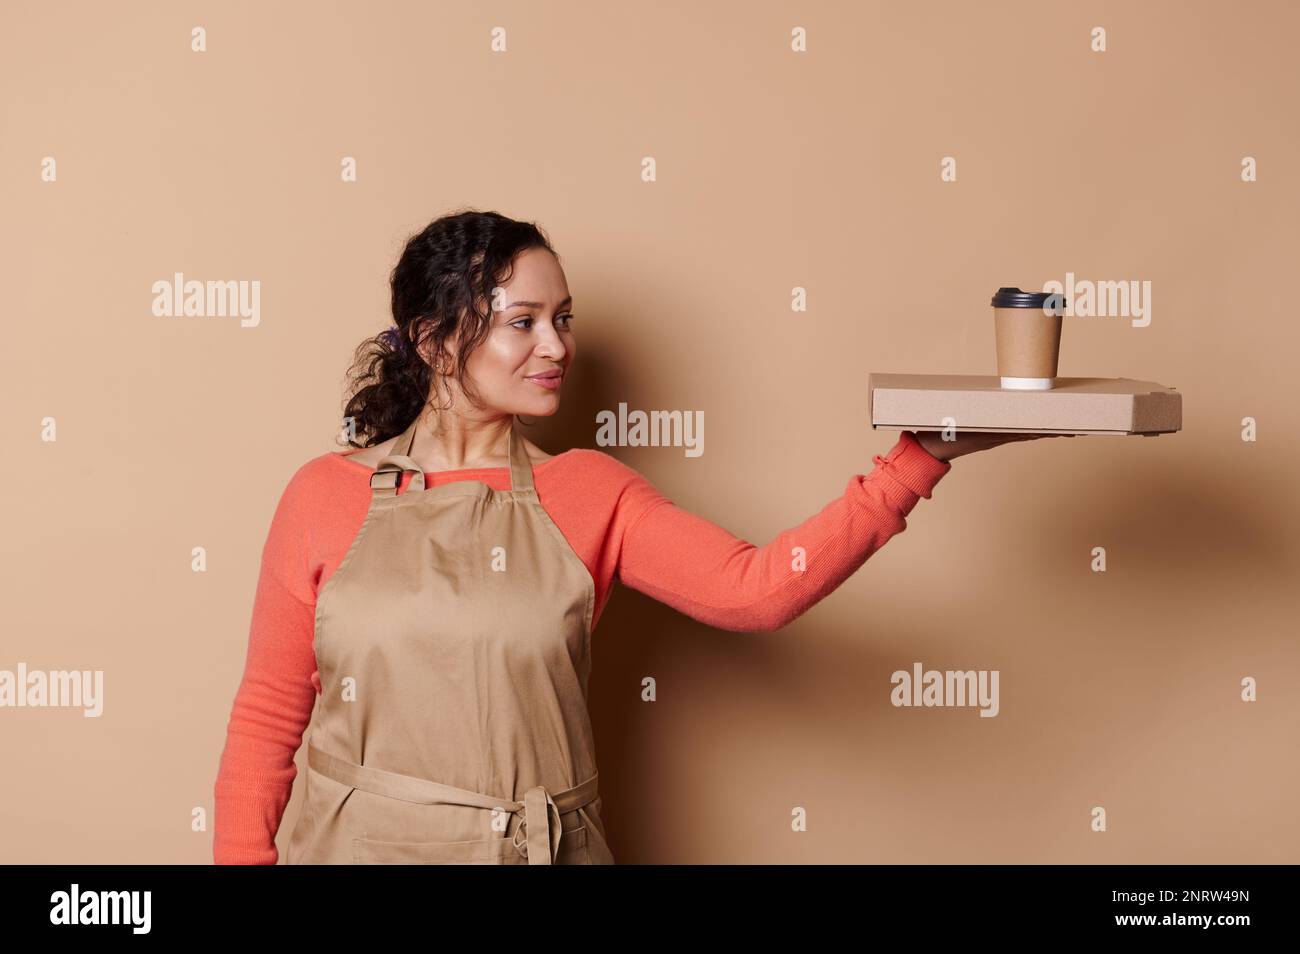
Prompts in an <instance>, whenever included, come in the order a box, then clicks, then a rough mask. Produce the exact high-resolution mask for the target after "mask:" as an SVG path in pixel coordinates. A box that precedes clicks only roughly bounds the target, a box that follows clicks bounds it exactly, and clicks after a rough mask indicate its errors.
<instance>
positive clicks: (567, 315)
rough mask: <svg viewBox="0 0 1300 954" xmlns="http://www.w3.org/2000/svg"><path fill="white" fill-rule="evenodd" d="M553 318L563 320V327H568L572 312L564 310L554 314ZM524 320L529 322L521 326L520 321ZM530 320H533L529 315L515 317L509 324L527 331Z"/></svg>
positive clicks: (530, 325) (530, 326) (530, 323)
mask: <svg viewBox="0 0 1300 954" xmlns="http://www.w3.org/2000/svg"><path fill="white" fill-rule="evenodd" d="M555 320H556V321H563V322H564V327H565V328H568V327H569V322H570V321H572V320H573V312H568V311H566V312H565V313H564V314H562V315H556V316H555ZM525 321H526V322H528V323H529V324H528V325H526V326H521V323H522V322H525ZM532 321H533V319H532V318H531V317H529V318H516V319H515V320H514V321H512V322H510V324H511V326H512V327H515V328H518V329H519V330H520V331H528V330H529V329H530V328H532Z"/></svg>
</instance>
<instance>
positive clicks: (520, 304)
mask: <svg viewBox="0 0 1300 954" xmlns="http://www.w3.org/2000/svg"><path fill="white" fill-rule="evenodd" d="M571 304H573V296H572V295H570V296H569V297H568V298H566V299H564V301H562V302H560V304H559V305H556V306H555V307H556V308H559V307H560V306H561V305H571ZM542 307H545V303H544V302H540V301H512V302H511V303H510V304H508V305H506V310H507V311H508V310H509V309H511V308H542Z"/></svg>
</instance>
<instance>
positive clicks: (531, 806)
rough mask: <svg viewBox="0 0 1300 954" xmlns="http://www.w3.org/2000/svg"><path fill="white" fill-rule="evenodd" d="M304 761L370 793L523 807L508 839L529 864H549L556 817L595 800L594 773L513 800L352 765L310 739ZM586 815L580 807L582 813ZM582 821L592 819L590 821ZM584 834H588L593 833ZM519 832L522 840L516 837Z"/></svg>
mask: <svg viewBox="0 0 1300 954" xmlns="http://www.w3.org/2000/svg"><path fill="white" fill-rule="evenodd" d="M307 764H308V765H309V766H311V767H312V768H313V769H315V770H316V771H317V772H320V773H321V774H322V775H324V776H326V777H328V778H332V779H333V780H334V781H336V782H339V783H340V784H342V785H347V786H349V787H351V788H357V789H360V790H361V791H363V792H370V793H371V794H372V795H384V796H386V797H388V798H397V799H400V800H402V801H404V802H414V803H416V804H418V805H467V806H470V807H472V808H487V809H493V808H498V809H501V810H502V811H508V812H510V813H511V814H519V813H521V812H522V813H523V819H522V821H521V823H520V825H519V827H518V828H517V829H516V830H515V837H514V842H513V844H514V848H515V850H516V851H518V852H519V854H520V855H522V856H523V857H525V858H527V859H528V863H529V864H530V865H549V864H552V863H553V862H554V861H555V859H556V857H557V856H558V855H559V853H560V839H561V837H562V836H563V834H564V831H563V829H562V827H561V823H560V816H561V815H563V814H567V813H569V812H572V811H576V810H578V809H580V808H583V807H584V806H586V805H588V804H590V803H591V802H594V801H595V800H596V794H597V787H596V780H597V777H598V774H597V775H593V776H592V777H591V778H589V779H587V780H586V781H585V782H583V783H581V784H580V785H575V786H574V787H573V788H568V789H565V790H564V791H562V792H554V793H552V792H549V791H547V790H546V788H545V787H544V786H541V785H535V786H533V787H532V788H530V789H529V790H528V791H526V792H525V793H524V799H523V801H521V802H517V801H513V800H512V799H508V798H496V797H494V796H492V795H485V794H483V793H482V792H474V791H470V790H469V789H466V788H456V787H455V786H452V785H443V784H442V783H441V782H431V781H429V780H428V779H423V778H416V777H415V776H413V775H399V774H398V773H396V772H386V771H384V770H383V769H377V768H373V767H372V766H369V765H357V764H356V763H355V762H349V761H348V760H347V759H341V758H339V757H338V756H335V755H330V754H329V753H327V752H323V751H322V750H320V749H318V748H316V746H314V745H310V744H309V745H308V746H307ZM585 814H586V813H585V812H584V813H583V815H584V816H585ZM586 823H587V824H588V825H590V824H591V823H590V821H589V820H587V821H586ZM587 834H588V837H591V835H592V834H593V833H592V832H588V833H587ZM521 835H522V836H523V839H524V840H523V841H521V840H520V836H521Z"/></svg>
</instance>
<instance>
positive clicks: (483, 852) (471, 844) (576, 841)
mask: <svg viewBox="0 0 1300 954" xmlns="http://www.w3.org/2000/svg"><path fill="white" fill-rule="evenodd" d="M352 861H353V864H358V865H500V864H510V863H520V864H527V862H528V859H527V858H524V857H523V856H521V855H520V854H519V853H518V852H517V851H516V850H515V846H514V844H513V843H512V842H511V840H510V839H509V838H480V839H476V840H474V841H377V840H375V839H372V838H353V839H352ZM555 863H556V864H561V865H589V864H591V852H590V849H589V848H588V847H587V829H586V828H585V827H580V828H574V829H571V830H569V831H566V832H565V833H564V835H563V837H562V839H561V841H560V852H559V854H558V855H557V856H556V859H555Z"/></svg>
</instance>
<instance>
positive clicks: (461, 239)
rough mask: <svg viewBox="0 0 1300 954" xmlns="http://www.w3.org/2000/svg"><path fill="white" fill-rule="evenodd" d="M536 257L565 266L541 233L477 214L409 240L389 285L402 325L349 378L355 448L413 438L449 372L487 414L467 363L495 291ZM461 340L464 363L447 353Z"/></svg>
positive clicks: (368, 351)
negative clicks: (543, 254)
mask: <svg viewBox="0 0 1300 954" xmlns="http://www.w3.org/2000/svg"><path fill="white" fill-rule="evenodd" d="M533 248H544V249H546V250H547V251H548V252H550V253H551V254H552V255H555V256H556V258H557V259H558V258H559V255H558V254H556V252H555V249H553V248H552V247H551V243H550V240H549V239H548V238H547V237H546V235H545V234H544V233H543V232H542V230H541V229H539V228H538V227H537V225H536V224H534V223H532V222H518V221H516V220H514V219H510V218H507V217H506V216H504V215H500V214H498V213H496V212H480V211H477V210H474V209H464V210H461V211H458V212H453V213H451V214H448V215H444V216H442V217H440V218H437V219H435V220H434V221H432V222H430V223H429V224H428V225H427V226H426V227H425V228H424V230H423V231H421V232H419V233H417V234H415V235H412V236H411V237H410V238H409V239H407V242H406V247H405V248H404V249H403V250H402V255H401V257H400V258H399V259H398V261H397V265H396V266H395V267H394V268H393V272H392V275H391V276H390V279H389V281H390V284H391V286H392V290H393V321H394V322H396V324H395V326H394V327H392V328H389V329H388V330H387V331H384V332H381V333H380V334H378V335H375V336H374V337H373V338H367V339H366V340H365V341H363V342H361V344H360V345H359V346H358V347H357V349H356V352H355V354H354V356H353V360H352V366H351V368H350V369H349V371H348V379H349V388H348V390H349V391H350V392H351V396H350V397H349V398H348V400H347V404H346V406H345V408H344V411H343V415H344V420H345V421H346V420H348V419H349V418H351V420H352V423H353V428H354V433H355V439H353V440H349V441H348V442H347V443H348V444H349V445H351V446H353V447H373V446H374V445H375V444H380V443H383V442H384V441H386V440H387V439H388V438H390V437H393V436H394V435H396V434H400V433H401V432H402V431H404V430H406V428H407V426H408V425H409V424H410V423H411V421H413V420H415V418H416V417H417V416H418V415H419V414H420V412H421V411H423V410H424V407H425V405H426V404H429V403H430V402H429V392H430V387H431V386H433V387H436V388H439V389H440V388H441V387H442V385H443V383H444V382H443V381H442V378H443V377H444V375H445V374H447V373H454V374H455V376H456V380H457V381H458V382H459V383H460V386H461V388H462V390H463V391H464V393H465V395H466V396H467V397H468V398H469V400H470V401H471V403H473V404H474V405H475V406H476V407H482V406H483V405H482V401H481V399H480V396H479V395H478V394H477V393H476V392H475V391H474V389H473V387H472V386H471V385H469V384H468V382H467V381H466V380H465V361H466V360H467V359H468V358H469V356H470V354H471V353H472V352H473V351H474V349H475V348H477V347H478V345H479V344H481V343H482V342H483V340H484V339H486V338H487V336H488V333H489V332H490V331H491V330H492V307H491V306H492V289H493V288H495V287H497V286H498V285H503V284H505V283H506V282H508V281H509V280H510V276H511V274H513V271H514V261H515V258H516V257H517V256H518V255H519V254H520V253H521V252H525V251H527V250H528V249H533ZM452 339H454V340H455V341H457V343H458V344H459V354H458V355H457V356H455V357H453V356H452V354H451V352H450V351H449V349H448V348H447V342H448V340H452ZM453 364H454V368H452V367H451V366H452V365H453ZM434 368H438V369H439V373H436V374H435V372H434V370H433V369H434Z"/></svg>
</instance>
